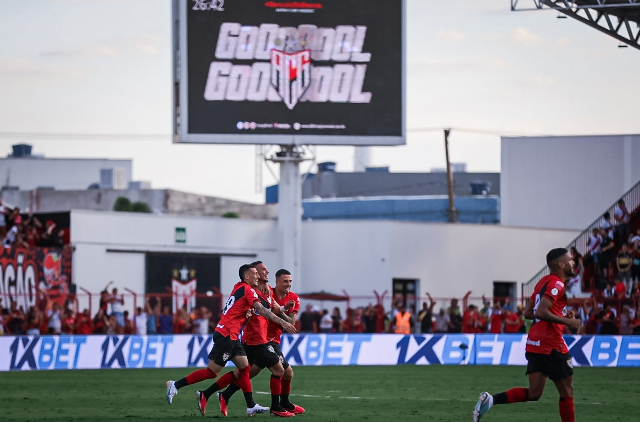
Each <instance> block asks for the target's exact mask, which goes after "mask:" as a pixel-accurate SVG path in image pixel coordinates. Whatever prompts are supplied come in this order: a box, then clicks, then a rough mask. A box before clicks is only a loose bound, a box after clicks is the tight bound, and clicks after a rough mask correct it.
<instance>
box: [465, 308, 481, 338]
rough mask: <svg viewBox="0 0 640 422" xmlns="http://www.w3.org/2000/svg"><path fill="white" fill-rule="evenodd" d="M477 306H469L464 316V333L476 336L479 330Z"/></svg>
mask: <svg viewBox="0 0 640 422" xmlns="http://www.w3.org/2000/svg"><path fill="white" fill-rule="evenodd" d="M477 309H478V308H476V306H475V305H469V307H468V308H467V310H466V311H465V312H464V315H463V316H462V332H463V333H465V334H475V333H476V332H477V328H478V312H477Z"/></svg>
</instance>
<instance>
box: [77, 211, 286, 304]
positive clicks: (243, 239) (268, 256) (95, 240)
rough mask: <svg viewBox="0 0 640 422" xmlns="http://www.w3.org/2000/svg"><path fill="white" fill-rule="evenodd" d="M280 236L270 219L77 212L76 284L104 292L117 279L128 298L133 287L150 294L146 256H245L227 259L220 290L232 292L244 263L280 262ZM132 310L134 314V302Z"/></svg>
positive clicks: (120, 289) (96, 291)
mask: <svg viewBox="0 0 640 422" xmlns="http://www.w3.org/2000/svg"><path fill="white" fill-rule="evenodd" d="M176 227H184V228H185V229H186V232H187V242H186V243H184V244H181V243H175V237H174V236H175V229H176ZM275 233H276V226H275V223H274V222H273V221H270V220H245V219H225V218H211V217H195V216H177V215H152V214H138V213H115V212H94V211H72V212H71V243H72V244H73V245H75V246H76V251H75V252H74V257H73V262H74V263H73V266H74V268H73V271H74V273H73V279H74V282H75V283H76V284H77V285H78V286H79V287H83V288H85V289H87V290H88V291H90V292H92V293H98V292H100V291H101V290H102V289H103V288H104V286H105V285H106V284H107V283H108V282H109V281H111V280H113V281H114V285H113V286H112V287H117V288H118V290H119V292H123V293H124V288H125V287H127V288H129V289H131V290H133V291H135V292H138V293H144V289H145V278H146V274H145V255H144V253H142V252H175V253H180V252H185V253H187V252H189V253H210V254H222V255H225V254H232V255H241V256H222V258H221V263H220V265H221V271H220V273H221V274H220V276H221V286H220V287H221V290H222V291H223V292H225V293H229V292H230V291H231V288H232V286H233V285H234V284H235V283H236V282H237V281H238V267H240V265H242V264H243V263H246V262H251V261H253V260H255V259H256V257H257V258H260V259H263V260H265V261H266V262H276V247H275V240H276V237H275V236H276V234H275ZM107 250H117V251H119V252H113V251H110V252H107ZM136 251H138V252H137V253H136ZM98 300H99V298H98V297H97V296H96V297H94V298H93V307H94V308H93V309H96V306H98ZM80 305H81V306H85V305H84V304H83V303H81V304H80ZM126 305H127V306H126V307H125V308H126V309H129V310H130V311H132V310H133V304H132V303H127V304H126Z"/></svg>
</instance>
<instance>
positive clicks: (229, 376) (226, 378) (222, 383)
mask: <svg viewBox="0 0 640 422" xmlns="http://www.w3.org/2000/svg"><path fill="white" fill-rule="evenodd" d="M236 379H237V378H236V377H235V375H234V373H233V371H231V372H227V373H226V374H224V375H222V376H221V377H220V378H218V381H216V384H217V386H218V390H216V391H219V390H222V389H223V388H225V387H227V386H228V385H229V384H231V383H232V382H234V381H235V380H236Z"/></svg>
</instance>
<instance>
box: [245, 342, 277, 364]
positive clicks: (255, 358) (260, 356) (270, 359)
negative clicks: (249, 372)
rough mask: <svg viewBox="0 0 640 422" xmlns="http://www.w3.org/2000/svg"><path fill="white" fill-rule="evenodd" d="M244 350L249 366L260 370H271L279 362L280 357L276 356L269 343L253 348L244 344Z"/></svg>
mask: <svg viewBox="0 0 640 422" xmlns="http://www.w3.org/2000/svg"><path fill="white" fill-rule="evenodd" d="M244 349H245V350H246V351H247V358H248V359H249V365H255V366H257V367H258V368H260V369H264V368H271V367H272V366H273V365H277V364H278V362H280V356H278V354H277V353H276V350H275V349H274V347H273V346H272V345H271V343H265V344H257V345H254V346H251V345H248V344H245V345H244Z"/></svg>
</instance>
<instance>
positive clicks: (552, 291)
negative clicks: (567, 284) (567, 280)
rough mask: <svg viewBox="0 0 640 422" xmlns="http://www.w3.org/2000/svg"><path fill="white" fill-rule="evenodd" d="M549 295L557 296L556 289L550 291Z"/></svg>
mask: <svg viewBox="0 0 640 422" xmlns="http://www.w3.org/2000/svg"><path fill="white" fill-rule="evenodd" d="M551 294H552V295H554V296H557V295H558V289H556V288H555V287H554V288H553V289H551Z"/></svg>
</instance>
